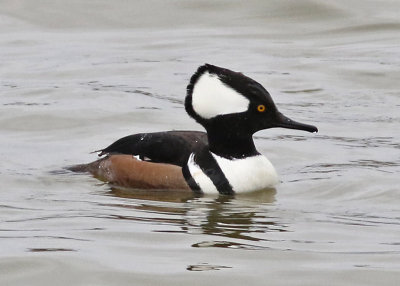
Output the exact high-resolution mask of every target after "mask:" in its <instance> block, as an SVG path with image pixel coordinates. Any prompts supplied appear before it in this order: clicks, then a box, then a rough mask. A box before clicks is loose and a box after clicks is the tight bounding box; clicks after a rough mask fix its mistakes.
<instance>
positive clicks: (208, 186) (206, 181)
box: [187, 153, 218, 194]
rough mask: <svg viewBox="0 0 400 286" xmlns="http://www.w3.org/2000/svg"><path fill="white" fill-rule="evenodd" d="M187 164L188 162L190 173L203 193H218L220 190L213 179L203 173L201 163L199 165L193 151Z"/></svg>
mask: <svg viewBox="0 0 400 286" xmlns="http://www.w3.org/2000/svg"><path fill="white" fill-rule="evenodd" d="M187 164H188V168H189V172H190V175H192V178H193V179H194V180H195V182H196V183H197V185H198V186H199V187H200V189H201V190H202V191H203V193H206V194H218V190H217V188H216V187H215V186H214V183H213V182H212V181H211V179H210V178H209V177H208V176H207V175H206V174H204V173H203V171H202V170H201V169H200V167H199V165H197V164H196V162H195V161H194V154H193V153H192V154H191V155H190V157H189V160H188V163H187Z"/></svg>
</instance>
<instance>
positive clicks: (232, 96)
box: [192, 72, 250, 119]
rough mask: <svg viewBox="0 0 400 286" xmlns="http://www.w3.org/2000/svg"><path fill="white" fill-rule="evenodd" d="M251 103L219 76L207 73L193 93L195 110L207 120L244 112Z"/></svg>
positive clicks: (202, 76) (203, 75) (197, 83)
mask: <svg viewBox="0 0 400 286" xmlns="http://www.w3.org/2000/svg"><path fill="white" fill-rule="evenodd" d="M249 104H250V101H249V100H248V99H247V98H246V97H244V96H243V95H242V94H240V93H239V92H237V91H236V90H234V89H233V88H230V87H229V86H227V85H226V84H224V83H223V82H222V81H221V80H220V79H219V77H218V76H217V75H214V74H210V73H209V72H205V73H204V74H202V75H201V76H200V78H199V79H198V80H197V82H196V84H195V85H194V88H193V93H192V105H193V110H194V111H195V112H196V113H197V114H198V115H200V116H201V117H203V118H205V119H210V118H212V117H215V116H218V115H222V114H230V113H238V112H244V111H246V110H247V109H248V108H249Z"/></svg>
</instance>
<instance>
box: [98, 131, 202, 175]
mask: <svg viewBox="0 0 400 286" xmlns="http://www.w3.org/2000/svg"><path fill="white" fill-rule="evenodd" d="M207 145H208V139H207V134H206V133H205V132H201V131H166V132H154V133H138V134H134V135H129V136H126V137H123V138H121V139H119V140H117V141H115V142H114V143H112V144H111V145H110V146H108V147H107V148H104V149H102V150H98V151H96V152H100V153H99V156H103V155H107V154H130V155H135V156H139V157H140V159H142V160H148V161H151V162H156V163H167V164H173V165H178V166H181V167H183V166H184V165H185V164H186V163H187V160H188V158H189V156H190V154H191V153H193V152H196V151H198V150H201V149H203V148H204V147H205V146H207Z"/></svg>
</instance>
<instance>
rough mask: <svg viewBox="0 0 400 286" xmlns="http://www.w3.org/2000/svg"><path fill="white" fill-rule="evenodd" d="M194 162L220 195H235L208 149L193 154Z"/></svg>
mask: <svg viewBox="0 0 400 286" xmlns="http://www.w3.org/2000/svg"><path fill="white" fill-rule="evenodd" d="M194 161H195V162H196V163H197V164H198V165H199V167H200V168H201V170H202V171H203V172H204V174H206V175H207V176H208V177H209V178H210V179H211V181H212V182H213V184H214V186H215V187H216V188H217V190H218V192H219V193H220V194H223V195H233V194H234V193H235V192H234V191H233V189H232V186H231V184H230V183H229V181H228V179H227V178H226V177H225V175H224V172H222V170H221V168H220V167H219V165H218V163H217V161H216V160H215V158H214V157H213V156H212V155H211V153H210V151H209V150H208V149H206V148H204V149H203V150H202V151H201V152H199V153H197V154H195V157H194Z"/></svg>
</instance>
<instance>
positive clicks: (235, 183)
mask: <svg viewBox="0 0 400 286" xmlns="http://www.w3.org/2000/svg"><path fill="white" fill-rule="evenodd" d="M211 154H212V155H213V157H214V158H215V160H216V161H217V163H218V165H219V167H220V168H221V170H222V172H223V173H224V174H225V177H226V178H227V180H228V181H229V183H230V184H231V186H232V188H233V190H234V191H235V193H246V192H252V191H257V190H262V189H265V188H270V187H273V186H274V185H276V184H277V183H278V175H277V174H276V171H275V168H274V166H273V165H272V164H271V162H270V161H269V160H268V159H267V157H265V156H263V155H257V156H252V157H247V158H244V159H234V160H229V159H226V158H223V157H220V156H218V155H216V154H214V153H211Z"/></svg>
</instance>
